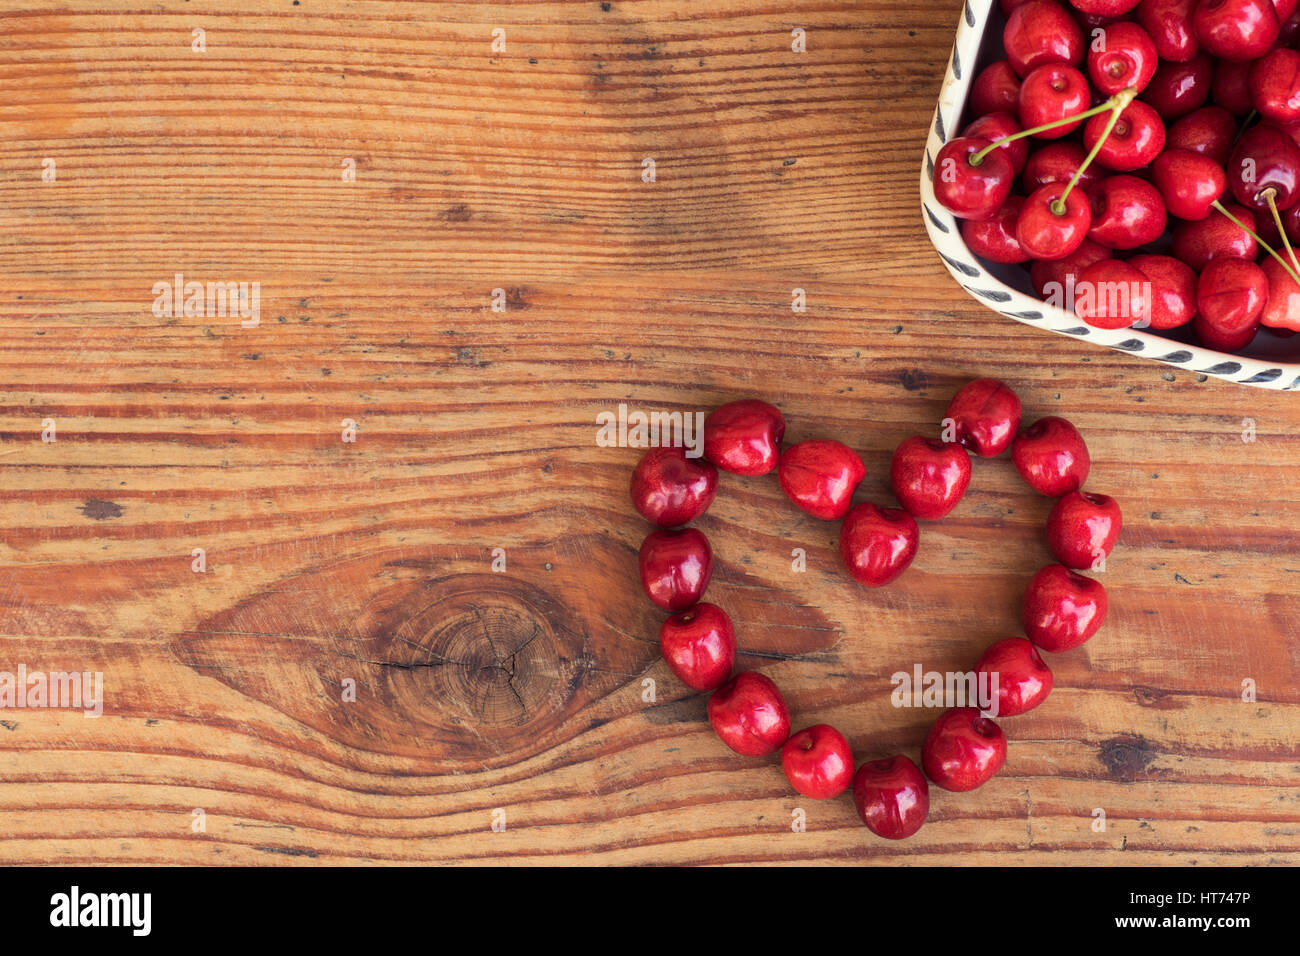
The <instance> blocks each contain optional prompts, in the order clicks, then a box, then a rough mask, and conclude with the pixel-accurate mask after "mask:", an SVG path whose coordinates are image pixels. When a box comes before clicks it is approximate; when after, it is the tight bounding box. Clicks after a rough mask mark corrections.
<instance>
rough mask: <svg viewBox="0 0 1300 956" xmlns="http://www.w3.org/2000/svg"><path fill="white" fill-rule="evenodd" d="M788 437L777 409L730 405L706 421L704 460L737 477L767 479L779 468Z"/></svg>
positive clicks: (752, 402)
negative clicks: (782, 439) (784, 442)
mask: <svg viewBox="0 0 1300 956" xmlns="http://www.w3.org/2000/svg"><path fill="white" fill-rule="evenodd" d="M784 435H785V418H783V417H782V415H781V410H780V409H778V408H777V407H776V406H775V405H769V404H768V403H767V402H760V401H758V400H757V399H753V398H747V399H743V400H741V401H738V402H728V403H727V404H726V405H722V406H720V407H718V408H715V409H714V410H713V411H712V412H710V413H709V416H708V417H707V418H706V419H704V457H705V458H707V459H708V460H709V461H711V462H713V464H715V465H717V466H718V467H719V468H721V469H722V470H723V471H729V472H732V473H733V474H737V475H766V474H767V473H768V472H770V471H771V470H772V469H773V468H775V467H776V462H777V458H778V457H779V456H780V454H781V438H782V437H783V436H784Z"/></svg>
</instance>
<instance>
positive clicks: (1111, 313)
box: [1074, 259, 1151, 329]
mask: <svg viewBox="0 0 1300 956" xmlns="http://www.w3.org/2000/svg"><path fill="white" fill-rule="evenodd" d="M1074 311H1075V314H1076V315H1078V316H1079V318H1081V319H1083V321H1085V322H1087V323H1088V324H1089V325H1091V326H1092V327H1093V328H1097V329H1127V328H1130V327H1132V326H1134V325H1138V324H1139V323H1140V324H1142V325H1143V326H1144V327H1145V325H1146V323H1147V321H1149V319H1150V311H1151V297H1150V283H1149V282H1148V281H1147V277H1146V276H1145V275H1143V274H1142V273H1141V272H1139V271H1138V270H1137V269H1135V268H1133V267H1132V266H1131V265H1129V264H1128V263H1127V262H1121V261H1120V260H1118V259H1103V260H1102V261H1100V262H1096V263H1093V264H1092V265H1090V266H1088V268H1086V269H1084V270H1083V272H1081V273H1080V274H1079V278H1078V279H1077V281H1076V282H1075V289H1074Z"/></svg>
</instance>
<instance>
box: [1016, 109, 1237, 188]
mask: <svg viewBox="0 0 1300 956" xmlns="http://www.w3.org/2000/svg"><path fill="white" fill-rule="evenodd" d="M1233 132H1234V134H1235V132H1236V127H1235V125H1234V127H1233ZM1084 158H1085V153H1084V151H1083V147H1082V146H1080V145H1079V144H1078V143H1075V142H1072V141H1070V140H1062V141H1057V142H1055V143H1047V144H1045V145H1043V146H1040V147H1039V148H1038V149H1036V150H1035V151H1034V152H1033V153H1031V154H1030V156H1029V160H1028V162H1026V163H1025V172H1024V176H1023V177H1022V182H1023V183H1024V186H1025V192H1027V193H1032V192H1033V191H1034V190H1036V189H1038V188H1039V187H1040V186H1046V185H1049V184H1050V183H1062V184H1064V183H1068V182H1069V181H1070V180H1071V179H1072V178H1073V177H1074V174H1075V173H1076V172H1078V171H1079V167H1080V166H1082V165H1083V160H1084ZM1224 162H1227V154H1226V153H1225V154H1224ZM1100 180H1101V174H1100V173H1099V172H1097V169H1096V168H1095V167H1093V166H1089V167H1087V168H1086V169H1084V171H1083V175H1082V176H1080V177H1079V185H1078V186H1076V187H1075V188H1076V189H1082V190H1084V191H1085V192H1086V191H1087V189H1088V187H1089V186H1091V185H1092V184H1093V183H1096V182H1100Z"/></svg>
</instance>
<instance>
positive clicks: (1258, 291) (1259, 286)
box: [1196, 256, 1268, 334]
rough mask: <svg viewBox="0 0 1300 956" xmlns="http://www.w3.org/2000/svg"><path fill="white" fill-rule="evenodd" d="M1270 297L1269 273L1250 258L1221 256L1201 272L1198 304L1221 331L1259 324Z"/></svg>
mask: <svg viewBox="0 0 1300 956" xmlns="http://www.w3.org/2000/svg"><path fill="white" fill-rule="evenodd" d="M1267 301H1268V276H1266V275H1265V274H1264V270H1263V269H1261V268H1260V267H1259V266H1257V265H1255V263H1253V262H1251V261H1250V260H1249V259H1234V258H1232V257H1231V256H1218V257H1216V258H1214V259H1213V260H1211V261H1210V263H1209V264H1208V265H1207V266H1206V267H1205V269H1204V270H1202V272H1201V280H1200V282H1199V283H1198V284H1197V286H1196V307H1197V309H1198V310H1199V311H1200V313H1201V316H1202V318H1204V319H1205V321H1206V322H1207V323H1209V324H1210V325H1212V326H1214V327H1215V328H1216V329H1218V330H1219V331H1220V332H1227V333H1230V334H1231V333H1233V332H1241V331H1243V330H1244V329H1248V328H1251V327H1252V326H1255V325H1257V324H1259V317H1260V315H1262V314H1263V312H1264V304H1265V302H1267Z"/></svg>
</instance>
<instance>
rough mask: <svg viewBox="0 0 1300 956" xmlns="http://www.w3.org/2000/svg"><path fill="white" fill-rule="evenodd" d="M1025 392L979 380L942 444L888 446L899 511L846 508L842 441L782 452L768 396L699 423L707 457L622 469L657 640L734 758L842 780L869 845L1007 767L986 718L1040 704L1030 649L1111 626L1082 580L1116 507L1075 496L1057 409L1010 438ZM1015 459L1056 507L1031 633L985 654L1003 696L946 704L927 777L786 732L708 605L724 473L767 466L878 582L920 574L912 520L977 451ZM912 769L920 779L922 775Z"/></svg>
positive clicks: (656, 458) (852, 486)
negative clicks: (858, 761)
mask: <svg viewBox="0 0 1300 956" xmlns="http://www.w3.org/2000/svg"><path fill="white" fill-rule="evenodd" d="M1020 413H1021V407H1020V399H1019V398H1018V397H1017V396H1016V394H1015V392H1013V391H1012V390H1011V389H1010V388H1008V387H1007V386H1006V385H1005V384H1003V383H1002V382H999V381H997V380H995V379H987V378H985V379H977V380H976V381H973V382H971V383H970V384H968V385H966V386H965V387H964V388H962V389H961V390H960V391H958V392H957V394H956V395H955V396H954V397H953V399H952V401H951V402H950V403H949V404H948V409H947V413H946V416H945V418H944V421H943V426H944V431H943V433H942V437H941V439H933V438H927V437H924V436H922V435H913V436H911V437H909V438H907V439H905V440H904V441H903V442H902V443H901V444H900V445H899V446H898V448H897V450H896V451H895V452H894V456H893V460H892V462H891V465H890V482H891V484H892V486H893V490H894V495H895V497H896V498H897V499H898V502H899V504H900V505H901V507H899V508H888V507H878V506H876V505H874V504H871V503H870V502H863V503H861V504H858V505H856V506H853V505H852V498H853V493H854V491H855V490H856V488H857V486H858V484H859V483H860V482H861V481H862V479H863V477H864V476H865V475H866V467H865V466H864V465H863V463H862V459H861V458H859V457H858V455H857V454H856V453H855V452H854V451H853V450H852V449H850V448H849V447H848V446H847V445H844V444H842V443H840V442H838V441H833V440H830V439H811V440H807V441H801V442H798V443H796V444H793V445H789V446H787V447H785V449H784V450H782V446H781V442H782V439H783V437H784V435H785V419H784V417H783V416H782V415H781V412H780V410H779V409H777V408H776V407H775V406H774V405H770V404H768V403H767V402H763V401H759V400H756V399H745V400H742V401H737V402H731V403H728V404H726V405H723V406H721V407H720V408H717V409H715V410H714V411H713V412H712V413H710V414H709V416H708V417H707V418H706V419H705V422H704V448H703V457H702V458H695V459H692V458H688V457H687V456H686V453H685V451H684V449H682V448H680V447H657V448H651V449H650V450H649V451H647V452H646V454H645V455H644V456H643V457H642V459H641V461H640V462H639V463H638V464H637V466H636V469H635V470H634V471H633V473H632V482H631V491H632V502H633V504H634V505H635V506H636V509H637V511H639V512H640V513H641V514H642V516H644V517H645V518H646V519H647V520H649V521H650V522H651V523H653V524H655V525H657V526H658V527H657V529H656V530H655V531H652V532H651V533H650V534H649V535H647V537H646V539H645V541H644V543H642V545H641V550H640V555H639V563H640V572H641V584H642V587H643V588H644V589H645V592H646V594H647V595H648V596H649V598H650V600H651V601H653V602H654V603H655V604H657V605H658V606H659V607H661V608H663V609H664V610H665V611H669V612H671V616H670V617H669V618H668V619H667V620H666V621H664V623H663V626H662V627H661V629H660V632H659V646H660V650H661V651H662V653H663V657H664V660H665V661H666V662H667V664H668V666H669V668H670V669H671V670H672V672H673V673H674V674H675V675H676V676H677V677H678V678H679V679H680V680H681V681H682V682H683V683H684V684H686V685H687V686H688V687H690V688H692V689H694V690H698V691H709V692H711V696H710V698H709V704H708V714H709V723H710V724H711V725H712V726H713V729H714V730H715V731H716V732H717V734H718V736H719V737H720V738H721V739H722V741H723V743H725V744H726V745H727V746H728V747H730V748H731V749H732V750H734V751H735V752H736V753H738V754H742V755H745V756H763V755H766V754H772V753H775V752H777V751H778V750H779V751H780V752H781V765H782V768H783V769H784V771H785V774H786V778H787V779H788V780H789V781H790V784H791V785H792V786H793V787H794V788H795V790H797V791H798V792H799V793H801V794H803V795H804V796H807V797H810V798H814V799H829V798H831V797H835V796H838V795H839V794H841V793H843V792H844V791H845V790H846V789H848V788H849V786H850V784H851V785H852V788H853V789H852V795H853V801H854V804H855V806H856V807H857V811H858V815H859V816H860V817H861V818H862V822H863V823H864V824H866V826H867V827H868V828H869V829H870V830H871V831H872V832H873V833H875V834H877V835H878V836H882V837H886V838H889V839H903V838H905V837H909V836H911V835H912V834H914V833H916V831H917V830H919V829H920V828H921V825H922V824H923V823H924V822H925V819H926V816H927V814H928V813H929V807H930V793H929V783H927V778H928V779H929V780H930V781H932V782H933V783H934V784H935V785H937V786H939V787H941V788H943V789H945V790H950V791H966V790H973V789H975V788H976V787H978V786H980V785H981V784H983V783H985V782H986V781H987V780H989V779H990V778H991V777H992V776H993V775H994V774H996V773H997V772H998V770H1000V769H1001V768H1002V765H1003V764H1004V763H1005V762H1006V756H1007V739H1006V735H1005V734H1004V733H1003V731H1002V729H1001V727H999V726H998V725H997V724H996V723H994V721H993V720H992V719H991V716H990V715H995V716H999V717H1013V716H1015V715H1017V714H1023V713H1025V712H1026V711H1028V710H1031V709H1033V708H1034V707H1037V706H1038V705H1039V704H1041V703H1042V702H1043V700H1044V699H1045V698H1046V697H1047V695H1048V693H1049V692H1050V691H1051V689H1052V672H1051V669H1050V668H1049V667H1048V666H1047V664H1046V663H1044V661H1043V659H1042V657H1041V656H1040V655H1039V653H1038V651H1039V650H1040V649H1041V650H1045V651H1049V652H1058V651H1066V650H1070V649H1071V648H1074V647H1078V646H1079V645H1081V644H1083V643H1084V642H1085V641H1087V640H1088V639H1089V638H1091V637H1092V636H1093V635H1094V634H1095V633H1096V632H1097V630H1098V628H1100V627H1101V625H1102V622H1103V621H1104V620H1105V617H1106V610H1107V597H1106V590H1105V588H1104V587H1103V586H1102V584H1101V582H1099V581H1097V580H1095V579H1094V578H1089V577H1085V576H1084V575H1081V574H1078V573H1077V572H1078V571H1079V570H1083V569H1092V570H1102V569H1104V567H1105V564H1104V562H1105V559H1106V556H1107V555H1109V554H1110V552H1111V550H1112V549H1113V548H1114V546H1115V542H1116V540H1117V539H1118V537H1119V534H1120V528H1121V523H1122V522H1121V515H1120V510H1119V505H1118V504H1116V502H1115V500H1114V499H1113V498H1110V497H1107V496H1106V495H1098V494H1090V493H1085V492H1083V491H1082V490H1081V489H1082V487H1083V483H1084V481H1085V479H1086V478H1087V477H1088V471H1089V468H1090V465H1091V459H1090V458H1089V456H1088V449H1087V446H1086V445H1085V444H1084V441H1083V438H1082V437H1081V436H1080V435H1079V432H1078V430H1077V429H1076V428H1075V427H1074V426H1073V425H1071V424H1070V423H1069V422H1068V421H1066V420H1065V419H1063V418H1059V417H1057V416H1048V417H1046V418H1042V419H1039V420H1038V421H1036V422H1035V423H1034V424H1032V425H1030V426H1029V427H1028V428H1026V429H1024V430H1023V431H1022V430H1021V429H1020ZM1007 448H1010V449H1011V458H1012V461H1013V463H1014V464H1015V466H1016V469H1017V470H1018V471H1019V472H1020V474H1021V475H1022V476H1023V477H1024V479H1025V480H1026V481H1027V482H1028V483H1029V485H1030V487H1032V488H1033V489H1034V490H1035V491H1038V492H1040V493H1041V494H1044V495H1048V496H1050V497H1053V498H1056V499H1057V500H1056V504H1055V506H1054V507H1053V508H1052V511H1051V514H1050V515H1049V516H1048V519H1047V543H1048V547H1049V548H1050V549H1051V551H1052V554H1053V555H1054V556H1055V557H1056V559H1057V562H1058V563H1055V564H1049V565H1047V566H1046V567H1044V568H1043V569H1041V570H1040V571H1038V572H1037V573H1036V574H1035V575H1034V576H1033V578H1031V579H1030V582H1029V586H1028V588H1027V589H1026V592H1025V597H1024V606H1023V616H1022V622H1023V624H1024V629H1025V634H1026V637H1011V638H1007V639H1005V640H1000V641H997V642H996V643H994V644H992V645H991V646H990V647H989V648H988V649H987V650H986V651H985V652H984V654H983V655H982V656H981V657H980V659H979V660H978V661H977V662H976V664H975V670H974V672H973V673H974V674H975V675H976V677H977V679H980V680H983V681H985V683H984V684H983V685H982V686H985V687H986V688H994V687H995V688H996V697H994V698H992V700H991V701H989V702H988V703H989V704H991V705H992V706H987V707H986V709H985V710H980V709H979V708H977V707H972V706H957V707H950V708H949V709H947V710H945V711H944V712H943V713H942V714H941V715H940V716H939V718H938V719H937V720H936V721H935V723H934V726H933V727H931V729H930V731H929V733H928V734H927V736H926V738H925V742H924V744H923V745H922V748H921V767H920V768H918V767H917V765H916V763H915V762H914V761H913V760H912V759H911V758H909V757H907V756H905V755H902V754H896V755H894V756H892V757H886V758H884V759H881V760H874V761H869V762H867V763H864V764H862V766H860V767H858V768H857V769H856V772H855V768H854V761H853V753H852V750H851V749H850V747H849V744H848V741H847V740H846V739H845V737H844V735H843V734H841V733H840V732H839V731H838V730H836V729H835V728H834V727H831V726H829V725H827V724H817V725H815V726H812V727H808V728H806V729H804V730H801V731H799V732H798V733H796V734H793V735H792V734H791V733H790V729H791V724H790V712H789V708H788V707H787V706H786V703H785V699H784V698H783V697H782V696H781V692H780V690H778V689H777V686H776V684H775V683H773V681H772V680H771V679H770V678H769V677H766V676H765V675H763V674H760V673H757V672H755V671H741V672H739V673H736V674H734V675H733V673H732V672H733V670H734V668H735V660H736V634H735V629H734V627H733V626H732V623H731V619H730V618H729V617H728V616H727V612H726V611H724V610H723V609H722V608H720V607H718V606H717V605H714V604H709V603H706V602H703V601H702V600H701V599H702V598H703V596H704V591H705V588H707V587H708V584H709V578H710V576H711V575H712V569H713V552H712V549H711V548H710V547H709V542H708V539H707V538H705V536H704V535H703V534H702V533H701V532H700V531H699V530H698V529H696V528H692V527H687V526H688V525H689V524H690V522H692V521H694V520H695V519H696V518H698V517H699V516H700V515H702V514H704V512H705V511H707V510H708V508H709V505H710V504H712V502H713V499H714V497H715V495H716V494H717V490H718V469H722V470H723V471H729V472H733V473H735V474H738V475H746V476H757V475H766V474H769V473H770V472H772V471H773V470H775V471H776V472H777V477H778V479H779V481H780V484H781V488H782V490H783V491H784V492H785V494H786V496H787V497H788V498H789V499H790V500H791V501H792V502H793V503H794V504H795V505H797V506H798V507H799V508H801V509H803V510H804V511H806V512H808V513H809V514H811V515H813V516H814V517H817V518H821V519H823V520H827V521H841V520H842V522H843V524H842V526H841V528H840V539H839V542H840V556H841V557H842V559H843V561H844V564H845V566H846V567H847V568H848V571H849V573H850V574H851V575H852V576H853V578H854V579H855V580H857V581H858V582H859V583H860V584H862V585H864V586H866V587H870V588H876V587H882V586H884V585H886V584H888V583H889V582H891V581H893V580H894V579H895V578H897V577H898V576H899V575H900V574H902V573H903V571H905V570H906V569H907V567H908V565H910V564H911V563H912V559H913V558H914V557H915V555H916V550H917V546H918V543H919V540H920V532H919V529H918V526H917V520H918V519H920V520H922V521H936V520H938V519H940V518H943V517H944V516H945V515H947V514H948V513H949V512H950V511H952V509H953V508H954V507H956V505H957V503H958V502H959V501H960V500H961V498H962V496H963V495H964V494H965V493H966V489H967V488H968V487H969V485H970V479H971V455H970V453H972V452H973V453H974V454H975V455H977V456H978V457H981V458H992V457H994V456H997V455H999V454H1001V453H1002V452H1003V451H1005V450H1006V449H1007ZM922 768H923V769H924V772H922Z"/></svg>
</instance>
